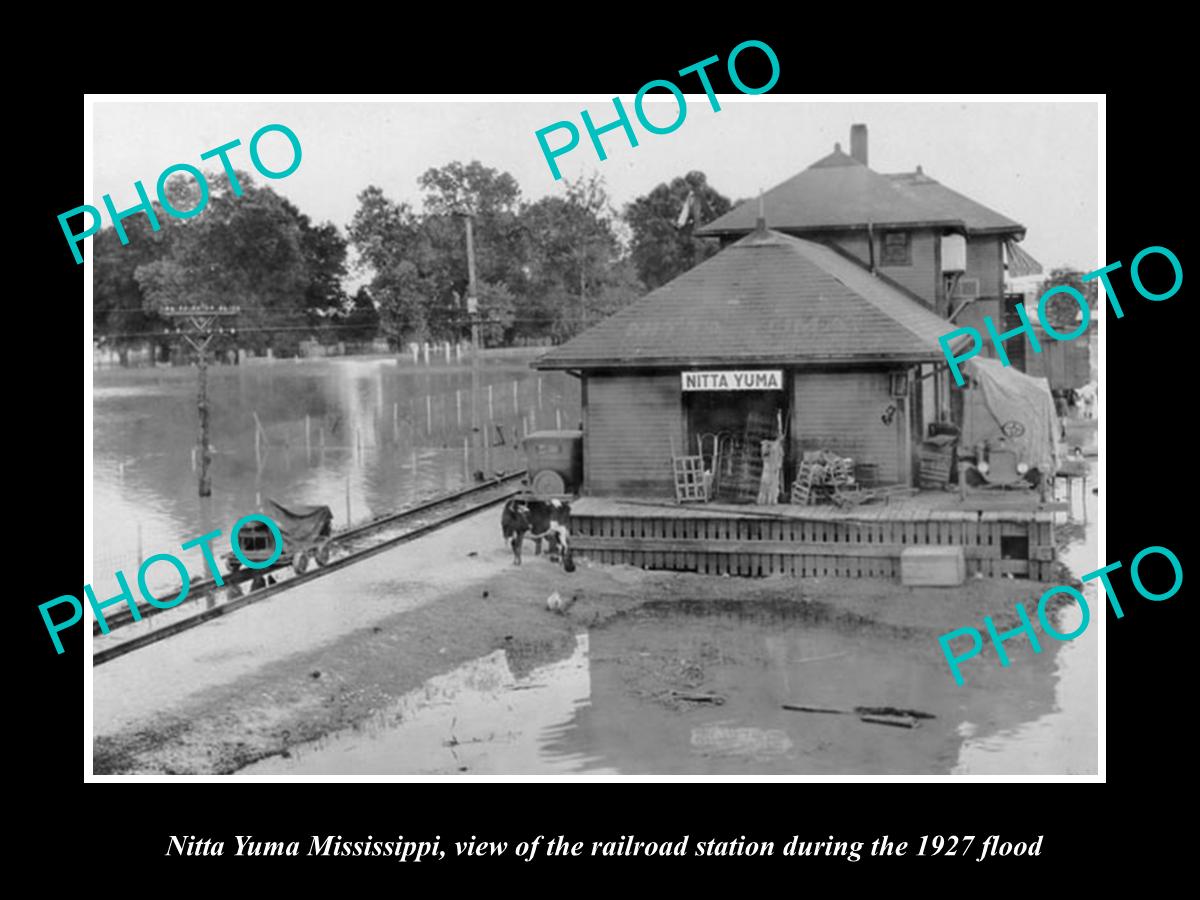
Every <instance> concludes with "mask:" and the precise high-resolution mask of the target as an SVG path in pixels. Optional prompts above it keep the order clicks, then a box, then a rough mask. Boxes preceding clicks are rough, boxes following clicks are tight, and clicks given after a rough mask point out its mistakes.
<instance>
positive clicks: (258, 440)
mask: <svg viewBox="0 0 1200 900" xmlns="http://www.w3.org/2000/svg"><path fill="white" fill-rule="evenodd" d="M251 415H252V416H254V466H255V468H256V469H258V471H259V472H261V471H262V464H263V461H262V424H261V423H260V422H259V421H258V412H257V411H254V412H251ZM204 496H208V495H207V494H205V495H204Z"/></svg>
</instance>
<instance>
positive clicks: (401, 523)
mask: <svg viewBox="0 0 1200 900" xmlns="http://www.w3.org/2000/svg"><path fill="white" fill-rule="evenodd" d="M524 477H525V473H524V472H514V473H510V474H507V475H502V476H500V477H498V478H494V479H491V480H489V481H486V482H483V483H482V484H477V485H472V486H471V487H468V488H464V489H463V490H460V491H455V492H453V493H451V494H444V495H442V496H441V497H436V498H434V499H433V500H429V501H427V502H425V503H421V504H418V505H416V506H412V507H409V508H407V509H403V510H400V511H399V512H396V513H392V514H390V515H387V516H381V517H380V518H378V519H374V520H372V521H370V522H367V523H365V524H363V525H357V526H355V527H354V528H347V529H346V530H344V531H342V532H335V533H334V535H333V537H332V541H331V542H332V545H333V546H334V548H335V551H334V558H331V559H330V560H329V562H328V563H327V564H326V565H323V566H318V567H315V568H310V569H308V570H307V571H306V572H304V573H302V574H297V573H295V572H294V571H293V570H292V568H291V565H290V560H289V561H288V563H286V564H284V563H283V562H282V561H281V562H280V563H278V564H276V565H274V566H272V567H271V568H270V569H259V570H256V571H247V570H245V569H243V570H239V571H238V572H235V573H229V574H228V575H222V576H221V577H222V580H223V581H224V582H225V586H224V587H223V586H218V585H217V584H216V582H215V581H213V580H212V579H211V578H206V579H203V580H197V581H194V582H193V583H192V589H191V592H190V594H189V598H188V600H187V601H185V602H184V603H183V604H182V605H181V606H177V607H173V608H172V609H169V610H164V609H159V608H157V607H148V608H143V609H142V610H141V613H142V619H147V618H151V617H154V616H165V617H166V620H165V624H163V625H162V626H161V627H157V628H155V629H154V630H153V631H149V632H145V633H142V634H138V635H136V636H132V635H130V634H129V632H125V633H124V634H122V633H121V629H123V628H125V627H127V626H129V625H131V624H134V623H136V621H137V620H135V619H134V618H133V615H132V613H130V612H129V610H128V609H122V610H119V611H117V612H114V613H113V614H111V615H109V616H108V617H107V621H108V626H109V634H108V635H101V633H100V628H99V625H98V624H97V623H93V628H92V634H93V647H94V648H95V649H94V652H93V653H92V665H94V666H98V665H102V664H103V663H106V662H108V661H110V660H113V659H116V658H117V657H119V656H124V655H125V654H126V653H132V652H133V651H134V650H138V649H140V648H142V647H146V646H149V645H150V644H154V643H157V642H158V641H161V640H165V639H166V638H168V637H171V636H173V635H176V634H179V633H180V632H183V631H187V630H189V629H191V628H195V627H196V626H198V625H202V624H204V623H205V622H208V621H210V620H212V619H215V618H218V617H220V616H224V615H227V614H229V613H231V612H235V611H236V610H239V609H241V608H242V607H245V606H249V605H250V604H252V603H257V602H258V601H260V600H266V599H267V598H269V597H274V596H276V595H277V594H280V593H282V592H284V591H287V590H290V589H292V588H295V587H299V586H300V585H303V584H307V583H309V582H310V581H312V580H314V579H316V578H321V577H323V576H325V575H329V574H331V573H333V572H336V571H337V570H338V569H342V568H345V567H346V566H350V565H353V564H354V563H356V562H359V561H361V560H364V559H366V558H368V557H370V556H374V555H375V554H377V553H382V552H383V551H385V550H390V549H391V548H392V547H397V546H399V545H401V544H405V543H408V542H409V541H413V540H416V539H417V538H419V537H423V536H425V535H427V534H430V533H432V532H434V531H437V530H438V529H440V528H444V527H446V526H447V525H450V524H452V523H454V522H457V521H459V520H461V519H465V518H468V517H469V516H473V515H474V514H475V513H477V512H480V511H481V510H484V509H487V508H488V507H491V506H496V505H498V504H500V503H503V502H504V501H505V500H507V499H508V498H509V497H512V496H514V495H515V494H517V493H519V492H520V491H521V485H520V481H521V479H522V478H524ZM268 575H270V576H272V578H274V579H276V580H275V583H274V584H264V585H263V586H261V587H259V588H257V589H252V590H250V592H249V593H247V594H246V595H244V596H240V597H237V598H236V599H231V600H226V601H225V602H223V603H219V602H218V603H215V604H214V605H210V606H209V607H208V608H207V609H204V610H203V611H201V612H198V613H194V614H192V615H187V616H183V617H180V616H179V615H178V613H179V611H181V610H186V609H188V608H189V607H191V609H192V610H195V608H196V605H195V603H194V600H198V599H200V598H201V597H209V598H213V595H214V594H216V593H217V592H220V591H225V590H226V589H227V587H228V586H229V585H236V586H238V587H240V586H241V585H242V584H243V583H244V582H246V581H250V580H252V579H260V578H261V579H264V580H265V579H266V577H267V576H268ZM210 604H212V600H211V599H210ZM170 613H176V615H170Z"/></svg>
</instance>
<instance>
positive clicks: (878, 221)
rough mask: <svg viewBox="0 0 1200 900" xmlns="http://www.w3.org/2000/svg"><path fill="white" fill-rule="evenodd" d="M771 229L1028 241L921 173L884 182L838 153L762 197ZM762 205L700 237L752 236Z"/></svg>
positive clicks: (750, 205) (735, 212) (1008, 222)
mask: <svg viewBox="0 0 1200 900" xmlns="http://www.w3.org/2000/svg"><path fill="white" fill-rule="evenodd" d="M762 200H763V207H764V208H765V209H766V210H767V222H768V224H769V225H771V226H772V227H773V228H780V229H784V230H786V231H789V232H796V231H828V230H830V229H839V228H846V229H855V228H865V227H866V226H867V225H868V223H869V224H871V225H873V226H874V227H876V228H899V227H906V228H922V227H924V228H944V229H947V230H950V231H956V232H962V233H964V234H967V235H972V234H1011V235H1012V236H1013V237H1014V238H1015V239H1016V240H1021V239H1022V238H1023V237H1024V236H1025V227H1024V226H1023V225H1021V224H1020V223H1018V222H1014V221H1013V220H1012V219H1010V218H1008V217H1007V216H1003V215H1001V214H1000V213H998V212H996V211H995V210H993V209H989V208H988V207H986V206H984V205H983V204H982V203H977V202H975V201H974V200H972V199H970V198H969V197H965V196H963V195H962V194H960V193H958V192H957V191H953V190H951V189H950V188H948V187H946V186H945V185H944V184H942V183H941V182H940V181H937V180H936V179H933V178H930V177H929V176H928V175H926V174H925V173H924V172H923V171H922V170H921V168H920V167H919V166H918V167H917V171H915V172H899V173H896V174H893V175H885V174H881V173H879V172H876V171H875V170H874V169H871V168H869V167H868V166H866V165H864V164H863V163H861V162H859V161H858V160H856V159H854V158H853V157H852V156H850V155H848V154H846V153H843V152H842V150H841V149H840V147H835V148H834V151H833V152H832V153H830V154H829V155H828V156H826V157H824V158H822V159H820V160H818V161H817V162H815V163H813V164H812V165H811V166H809V167H808V168H807V169H805V170H804V171H802V172H800V173H799V174H797V175H794V176H792V177H791V178H789V179H788V180H787V181H785V182H783V183H781V184H778V185H776V186H775V187H773V188H771V190H769V191H767V192H766V193H765V194H764V195H763V198H762ZM758 208H759V205H758V203H757V202H756V201H754V200H749V201H747V202H745V203H742V204H741V205H739V206H737V207H735V208H734V209H732V210H730V211H729V212H727V213H726V214H725V215H723V216H721V217H720V218H718V219H716V220H714V221H712V222H710V223H709V224H707V225H705V226H704V227H703V228H699V229H697V230H696V233H697V234H699V235H709V236H716V235H722V234H726V235H728V234H746V233H747V232H749V231H752V230H753V229H754V227H755V222H756V218H757V215H758Z"/></svg>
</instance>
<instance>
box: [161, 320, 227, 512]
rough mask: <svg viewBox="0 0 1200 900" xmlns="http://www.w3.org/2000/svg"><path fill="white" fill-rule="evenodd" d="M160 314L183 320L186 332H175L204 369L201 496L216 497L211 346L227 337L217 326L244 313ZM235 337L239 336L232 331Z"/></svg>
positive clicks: (201, 385)
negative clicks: (215, 339)
mask: <svg viewBox="0 0 1200 900" xmlns="http://www.w3.org/2000/svg"><path fill="white" fill-rule="evenodd" d="M159 312H160V314H161V315H163V316H166V317H167V318H170V319H176V320H181V321H182V322H183V326H184V328H186V329H187V330H183V328H181V327H179V326H176V328H175V331H176V333H177V334H181V335H182V336H183V339H184V340H185V341H187V342H188V344H190V345H191V347H192V349H193V350H195V351H196V361H197V364H198V366H199V369H200V375H199V382H200V383H199V386H198V388H197V391H196V409H197V410H198V411H199V413H200V496H201V497H211V496H212V479H211V478H210V477H209V474H208V466H209V463H211V462H212V453H211V452H210V449H209V442H208V345H209V343H210V342H211V341H212V339H213V337H214V336H216V335H217V334H225V329H224V328H222V327H219V326H217V323H218V322H219V321H220V320H221V319H222V318H232V317H233V316H236V315H238V313H240V312H241V309H240V307H237V306H190V307H188V306H170V307H164V308H163V309H161V310H160V311H159ZM231 333H236V332H233V331H232V330H231Z"/></svg>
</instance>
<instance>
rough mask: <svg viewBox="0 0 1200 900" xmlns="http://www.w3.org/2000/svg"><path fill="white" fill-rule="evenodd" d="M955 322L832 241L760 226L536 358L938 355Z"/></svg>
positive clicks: (788, 362) (700, 361) (722, 361)
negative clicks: (943, 337) (942, 339)
mask: <svg viewBox="0 0 1200 900" xmlns="http://www.w3.org/2000/svg"><path fill="white" fill-rule="evenodd" d="M954 328H955V326H954V325H953V324H951V323H949V322H946V321H945V320H943V319H941V318H939V317H938V316H936V315H934V314H933V313H932V312H930V311H929V310H927V309H926V308H924V307H923V306H921V305H920V304H918V303H917V302H915V301H914V300H912V299H911V298H910V297H908V296H907V295H906V294H904V293H903V292H901V291H899V290H897V289H896V288H894V287H892V286H891V285H889V284H887V283H885V282H883V281H881V280H880V279H878V278H875V277H874V276H873V275H872V274H871V273H870V272H868V271H867V270H866V269H864V268H863V267H862V266H861V265H859V264H858V263H856V262H854V261H853V260H851V259H847V258H846V257H844V256H842V255H841V254H840V253H838V252H837V251H836V250H833V249H830V248H829V247H826V246H824V245H823V244H817V243H814V242H812V241H806V240H802V239H800V238H795V237H791V236H789V235H786V234H782V233H780V232H778V231H771V230H766V229H764V230H760V231H755V232H753V233H751V234H749V235H747V236H746V237H744V238H742V239H741V240H740V241H738V242H737V243H735V244H732V245H730V246H729V247H727V248H725V249H724V250H722V251H721V252H720V253H718V254H717V255H716V256H713V257H712V258H711V259H708V260H706V261H705V262H703V263H701V264H700V265H698V266H696V267H695V268H693V269H691V270H689V271H687V272H685V273H683V274H682V275H680V276H679V277H678V278H676V279H674V280H673V281H671V282H669V283H667V284H665V285H663V286H662V287H660V288H658V289H657V290H654V291H651V292H650V293H649V294H647V295H646V296H645V297H643V298H642V299H640V300H638V301H636V302H634V303H632V304H630V305H629V306H627V307H625V308H624V309H621V310H619V311H618V312H616V313H615V314H613V315H612V316H610V317H609V318H607V319H605V320H604V321H603V322H601V323H599V324H598V325H595V326H593V327H592V328H589V329H588V330H587V331H585V332H583V333H582V334H580V335H578V336H577V337H575V338H574V339H572V340H570V341H568V342H567V343H565V344H563V345H562V346H559V347H555V348H554V349H552V350H551V351H549V352H548V353H547V354H546V355H544V356H542V357H541V358H540V359H538V360H537V361H536V362H535V363H534V366H535V367H537V368H539V369H599V368H651V367H668V368H672V367H690V366H728V365H739V364H746V363H751V364H759V365H785V366H805V365H828V364H835V363H843V364H846V363H848V364H855V365H861V364H864V363H871V362H883V363H886V362H907V363H917V362H934V361H936V360H939V359H942V350H941V347H940V345H939V344H938V342H937V339H938V337H940V336H941V335H943V334H946V333H948V332H950V331H953V330H954ZM962 340H964V341H965V340H966V339H965V338H963V339H962Z"/></svg>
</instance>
